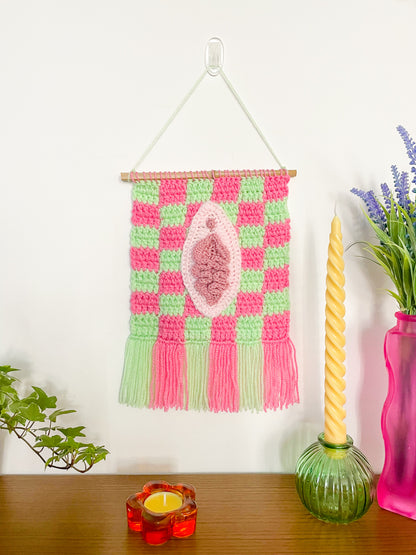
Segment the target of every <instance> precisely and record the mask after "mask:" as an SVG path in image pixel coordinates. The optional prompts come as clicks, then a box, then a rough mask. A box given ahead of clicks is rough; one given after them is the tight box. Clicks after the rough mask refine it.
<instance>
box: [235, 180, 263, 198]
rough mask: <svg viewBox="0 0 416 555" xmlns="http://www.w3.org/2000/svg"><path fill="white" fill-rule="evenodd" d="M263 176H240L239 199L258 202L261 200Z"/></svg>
mask: <svg viewBox="0 0 416 555" xmlns="http://www.w3.org/2000/svg"><path fill="white" fill-rule="evenodd" d="M263 189H264V178H263V177H242V178H241V184H240V195H239V198H240V200H243V201H244V202H259V201H262V200H263Z"/></svg>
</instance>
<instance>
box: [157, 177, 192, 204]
mask: <svg viewBox="0 0 416 555" xmlns="http://www.w3.org/2000/svg"><path fill="white" fill-rule="evenodd" d="M186 187H187V180H186V179H162V180H161V182H160V187H159V205H160V206H166V205H167V204H184V203H185V202H186Z"/></svg>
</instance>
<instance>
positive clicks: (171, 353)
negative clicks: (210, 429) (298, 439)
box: [119, 336, 299, 412]
mask: <svg viewBox="0 0 416 555" xmlns="http://www.w3.org/2000/svg"><path fill="white" fill-rule="evenodd" d="M262 369H263V370H262ZM119 401H120V403H123V404H125V405H129V406H134V407H138V408H144V407H148V408H153V409H164V410H165V411H166V410H168V409H170V408H176V409H185V410H202V411H205V410H210V411H213V412H238V411H239V410H252V411H257V412H260V411H262V410H265V411H267V410H276V409H279V408H280V409H281V408H284V407H288V406H289V405H291V404H294V403H298V402H299V391H298V368H297V363H296V356H295V347H294V345H293V343H292V341H291V340H290V338H285V339H283V340H281V341H279V342H263V344H262V343H253V344H244V345H241V344H239V345H236V344H234V343H211V344H204V343H187V344H186V345H184V344H183V343H170V342H165V341H162V340H160V339H158V340H156V341H155V340H150V341H146V340H143V339H142V338H138V337H134V336H130V337H129V338H128V340H127V343H126V350H125V359H124V369H123V377H122V380H121V387H120V392H119Z"/></svg>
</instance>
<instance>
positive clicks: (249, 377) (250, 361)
mask: <svg viewBox="0 0 416 555" xmlns="http://www.w3.org/2000/svg"><path fill="white" fill-rule="evenodd" d="M262 369H263V346H262V344H261V343H253V344H247V345H238V383H239V388H240V410H255V411H257V412H259V411H261V410H262V409H263V371H262Z"/></svg>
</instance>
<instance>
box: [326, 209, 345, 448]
mask: <svg viewBox="0 0 416 555" xmlns="http://www.w3.org/2000/svg"><path fill="white" fill-rule="evenodd" d="M344 284H345V279H344V260H343V247H342V234H341V222H340V219H339V218H338V216H334V218H333V220H332V223H331V233H330V236H329V247H328V264H327V278H326V297H325V298H326V306H325V430H324V436H325V441H327V442H328V443H334V444H341V443H345V442H346V440H347V436H346V427H345V423H344V418H345V409H344V404H345V395H344V393H343V392H344V389H345V381H344V374H345V365H344V360H345V351H344V346H345V337H344V331H345V323H344V315H345V307H344V300H345V292H344Z"/></svg>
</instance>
